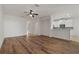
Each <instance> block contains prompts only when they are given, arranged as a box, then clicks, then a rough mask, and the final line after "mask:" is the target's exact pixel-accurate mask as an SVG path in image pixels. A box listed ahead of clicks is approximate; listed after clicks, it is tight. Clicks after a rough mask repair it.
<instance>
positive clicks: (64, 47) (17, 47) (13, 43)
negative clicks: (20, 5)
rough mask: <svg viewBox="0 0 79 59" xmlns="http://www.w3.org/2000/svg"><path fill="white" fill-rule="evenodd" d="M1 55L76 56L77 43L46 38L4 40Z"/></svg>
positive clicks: (77, 51) (78, 47)
mask: <svg viewBox="0 0 79 59" xmlns="http://www.w3.org/2000/svg"><path fill="white" fill-rule="evenodd" d="M0 53H2V54H75V53H76V54H77V53H79V43H78V42H75V41H67V40H62V39H56V38H53V37H51V38H50V37H47V36H31V37H29V39H26V36H20V37H12V38H5V40H4V43H3V45H2V48H1V51H0Z"/></svg>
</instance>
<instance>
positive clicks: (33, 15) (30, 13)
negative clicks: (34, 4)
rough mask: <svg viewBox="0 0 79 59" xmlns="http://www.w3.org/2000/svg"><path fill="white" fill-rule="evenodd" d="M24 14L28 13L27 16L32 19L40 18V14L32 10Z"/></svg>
mask: <svg viewBox="0 0 79 59" xmlns="http://www.w3.org/2000/svg"><path fill="white" fill-rule="evenodd" d="M24 13H26V14H27V15H29V16H31V17H33V18H34V17H35V16H38V13H35V12H34V11H33V10H31V9H30V11H29V12H24Z"/></svg>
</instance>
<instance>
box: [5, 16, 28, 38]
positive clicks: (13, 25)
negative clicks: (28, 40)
mask: <svg viewBox="0 0 79 59" xmlns="http://www.w3.org/2000/svg"><path fill="white" fill-rule="evenodd" d="M26 20H27V19H24V18H21V17H17V16H11V15H5V17H4V37H13V36H21V35H25V34H26Z"/></svg>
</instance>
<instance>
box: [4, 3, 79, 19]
mask: <svg viewBox="0 0 79 59" xmlns="http://www.w3.org/2000/svg"><path fill="white" fill-rule="evenodd" d="M39 5H40V7H36V6H35V5H34V4H5V5H4V13H5V14H10V15H15V16H24V15H25V14H24V11H29V10H30V9H33V10H34V11H35V12H36V13H38V14H39V17H43V16H49V15H56V14H64V13H69V14H70V15H72V16H78V15H79V5H76V4H74V5H73V4H72V5H68V4H64V5H63V4H39Z"/></svg>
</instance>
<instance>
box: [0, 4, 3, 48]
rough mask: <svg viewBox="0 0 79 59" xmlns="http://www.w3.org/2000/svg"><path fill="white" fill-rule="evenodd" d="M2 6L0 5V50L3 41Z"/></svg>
mask: <svg viewBox="0 0 79 59" xmlns="http://www.w3.org/2000/svg"><path fill="white" fill-rule="evenodd" d="M2 8H3V7H2V5H0V48H1V45H2V43H3V40H4V35H3V9H2Z"/></svg>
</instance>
